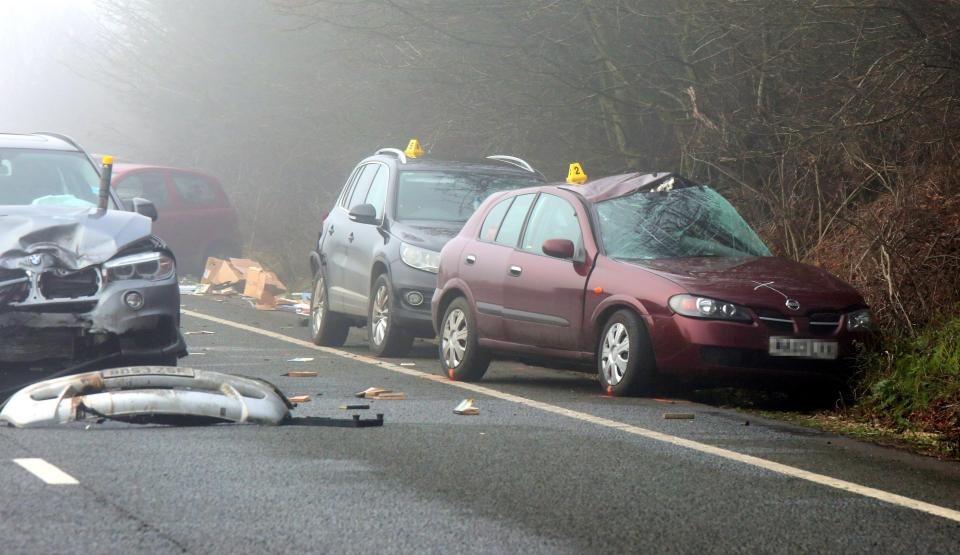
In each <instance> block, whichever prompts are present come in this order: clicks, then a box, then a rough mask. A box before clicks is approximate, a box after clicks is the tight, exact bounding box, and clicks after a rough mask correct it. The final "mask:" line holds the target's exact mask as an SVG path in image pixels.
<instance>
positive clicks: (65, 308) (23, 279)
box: [0, 133, 187, 398]
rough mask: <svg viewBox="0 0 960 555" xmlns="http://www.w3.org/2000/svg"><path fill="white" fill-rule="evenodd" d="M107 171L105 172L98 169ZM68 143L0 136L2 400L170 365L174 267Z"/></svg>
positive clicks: (181, 350) (148, 210)
mask: <svg viewBox="0 0 960 555" xmlns="http://www.w3.org/2000/svg"><path fill="white" fill-rule="evenodd" d="M108 169H109V165H106V166H104V170H108ZM108 177H109V175H107V176H106V177H102V176H101V175H100V173H99V172H98V171H97V166H96V165H94V163H93V161H92V160H91V159H90V157H89V156H87V154H86V153H85V152H84V151H83V149H81V148H80V147H79V146H78V145H77V144H76V143H75V142H73V141H72V140H70V139H69V138H67V137H64V136H61V135H54V134H34V135H14V134H2V133H0V398H2V397H4V396H5V395H6V394H7V393H9V392H10V391H12V390H13V389H16V388H19V387H22V386H23V385H26V384H28V383H31V382H34V381H37V380H40V379H45V378H49V377H52V376H55V375H62V374H69V373H77V372H80V371H83V370H88V369H91V368H98V369H99V368H109V367H112V366H124V365H133V364H162V365H170V366H176V364H177V359H178V358H179V357H182V356H186V354H187V350H186V345H185V343H184V341H183V337H182V336H181V334H180V329H179V325H180V292H179V289H178V286H177V271H176V263H175V261H174V258H173V254H172V253H171V252H170V250H169V249H168V248H167V246H166V245H165V244H164V243H163V241H160V240H159V239H157V238H156V237H154V236H153V235H152V234H151V226H152V222H151V220H152V219H156V215H157V211H156V207H155V206H153V205H152V204H151V203H150V202H149V201H146V200H144V199H140V198H135V199H131V200H130V202H129V203H127V204H121V203H120V202H119V200H118V199H117V198H116V197H115V196H114V195H113V194H112V192H111V191H110V189H109V184H108V182H107V181H106V180H107V178H108Z"/></svg>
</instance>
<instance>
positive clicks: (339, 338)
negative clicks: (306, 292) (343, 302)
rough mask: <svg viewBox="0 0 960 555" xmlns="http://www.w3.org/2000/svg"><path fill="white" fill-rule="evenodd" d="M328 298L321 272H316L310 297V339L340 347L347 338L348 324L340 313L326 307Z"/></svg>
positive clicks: (320, 343) (317, 342) (315, 343)
mask: <svg viewBox="0 0 960 555" xmlns="http://www.w3.org/2000/svg"><path fill="white" fill-rule="evenodd" d="M328 298H329V297H327V283H326V280H325V279H324V278H323V273H322V272H317V275H315V276H314V277H313V296H312V297H311V298H310V320H309V324H310V339H312V340H313V344H314V345H322V346H324V347H340V346H342V345H343V343H344V342H345V341H346V340H347V334H348V333H350V325H349V323H348V322H347V319H346V318H345V317H344V316H343V315H342V314H340V313H338V312H333V311H332V310H330V309H329V308H328V306H329V303H328V302H327V299H328Z"/></svg>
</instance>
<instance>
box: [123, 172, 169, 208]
mask: <svg viewBox="0 0 960 555" xmlns="http://www.w3.org/2000/svg"><path fill="white" fill-rule="evenodd" d="M116 190H117V195H118V196H119V197H120V198H122V199H124V200H129V199H132V198H145V199H147V200H149V201H150V202H152V203H153V205H154V206H156V207H157V208H158V209H161V208H166V207H168V206H170V195H169V194H168V193H167V183H166V181H165V180H164V178H163V173H160V172H137V173H134V174H130V175H127V176H124V177H123V178H121V179H120V182H119V183H118V184H117V186H116Z"/></svg>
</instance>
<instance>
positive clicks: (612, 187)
mask: <svg viewBox="0 0 960 555" xmlns="http://www.w3.org/2000/svg"><path fill="white" fill-rule="evenodd" d="M669 178H673V179H675V180H676V181H675V182H674V184H672V185H671V188H677V189H679V188H681V187H689V186H691V185H695V183H692V182H691V181H689V180H687V179H686V178H684V177H682V176H680V175H678V174H675V173H670V172H659V173H640V172H634V173H624V174H620V175H611V176H609V177H601V178H600V179H594V180H592V181H587V182H586V183H584V184H583V185H571V184H569V183H561V184H558V185H559V186H560V188H561V189H566V190H568V191H572V192H574V193H577V194H578V195H580V196H582V197H583V198H584V199H586V200H587V202H591V203H597V202H603V201H605V200H610V199H614V198H620V197H624V196H627V195H631V194H633V193H635V192H637V191H642V190H645V189H652V188H654V187H656V186H659V185H661V184H663V183H665V182H666V180H667V179H669Z"/></svg>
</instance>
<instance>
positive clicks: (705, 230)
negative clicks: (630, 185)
mask: <svg viewBox="0 0 960 555" xmlns="http://www.w3.org/2000/svg"><path fill="white" fill-rule="evenodd" d="M596 208H597V214H598V216H599V219H600V234H601V235H602V237H603V245H604V248H605V249H606V252H607V256H609V257H611V258H616V259H620V260H652V259H658V258H687V257H698V256H770V250H769V249H767V246H766V245H764V244H763V241H762V240H760V237H758V236H757V234H756V233H755V232H754V231H753V229H751V228H750V225H749V224H747V222H745V221H744V220H743V218H741V217H740V214H738V213H737V211H736V209H735V208H734V207H733V206H731V205H730V203H729V202H727V199H725V198H723V197H722V196H721V195H720V193H718V192H716V191H714V190H713V189H711V188H710V187H705V186H695V187H685V188H682V189H674V190H671V191H663V192H656V191H652V192H648V191H640V192H637V193H634V194H632V195H628V196H625V197H620V198H615V199H611V200H607V201H603V202H599V203H597V204H596Z"/></svg>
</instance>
